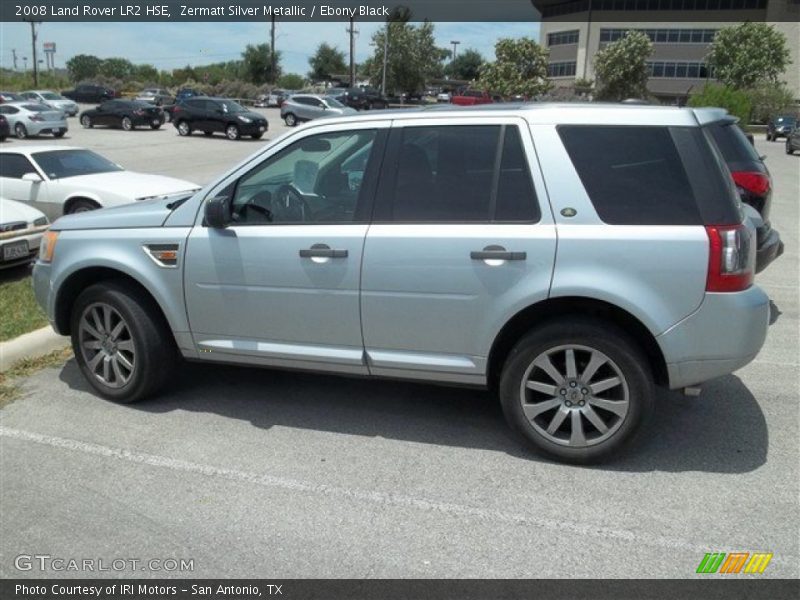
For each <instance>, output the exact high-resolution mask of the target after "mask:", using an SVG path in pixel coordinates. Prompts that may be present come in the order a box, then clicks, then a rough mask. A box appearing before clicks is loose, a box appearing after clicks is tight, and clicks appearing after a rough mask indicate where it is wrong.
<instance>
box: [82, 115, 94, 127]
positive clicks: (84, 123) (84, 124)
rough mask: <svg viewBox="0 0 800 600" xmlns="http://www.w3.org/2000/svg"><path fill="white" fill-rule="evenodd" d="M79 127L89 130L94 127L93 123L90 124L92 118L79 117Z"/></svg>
mask: <svg viewBox="0 0 800 600" xmlns="http://www.w3.org/2000/svg"><path fill="white" fill-rule="evenodd" d="M81 127H83V128H84V129H91V128H92V127H94V123H92V117H90V116H89V115H83V116H82V117H81Z"/></svg>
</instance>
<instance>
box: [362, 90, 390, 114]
mask: <svg viewBox="0 0 800 600" xmlns="http://www.w3.org/2000/svg"><path fill="white" fill-rule="evenodd" d="M358 89H359V90H361V93H362V94H363V97H364V108H365V109H376V108H388V107H389V99H388V98H387V97H386V96H384V95H383V94H381V92H380V90H377V89H375V88H374V87H371V86H368V85H362V86H359V88H358Z"/></svg>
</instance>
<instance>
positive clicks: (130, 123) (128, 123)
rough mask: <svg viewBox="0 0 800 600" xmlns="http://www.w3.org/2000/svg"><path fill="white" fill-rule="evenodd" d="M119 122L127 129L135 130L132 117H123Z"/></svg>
mask: <svg viewBox="0 0 800 600" xmlns="http://www.w3.org/2000/svg"><path fill="white" fill-rule="evenodd" d="M119 124H120V125H121V126H122V128H123V129H124V130H125V131H133V129H134V125H133V120H132V119H131V118H130V117H122V120H121V121H120V122H119Z"/></svg>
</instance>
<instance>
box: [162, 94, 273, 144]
mask: <svg viewBox="0 0 800 600" xmlns="http://www.w3.org/2000/svg"><path fill="white" fill-rule="evenodd" d="M172 123H173V124H174V125H175V128H176V129H177V130H178V133H179V134H180V135H183V136H188V135H191V134H192V132H193V131H202V132H203V133H204V134H205V135H207V136H210V135H214V133H215V132H217V131H219V132H222V133H224V134H225V136H226V137H227V138H228V139H229V140H238V139H239V138H240V137H242V136H243V135H246V136H250V137H252V138H253V139H256V140H257V139H259V138H260V137H261V136H262V135H264V133H265V132H266V131H267V129H268V128H269V124H268V123H267V119H266V118H265V117H264V115H262V114H260V113H257V112H253V111H251V110H248V109H246V108H245V107H244V106H242V105H241V104H239V103H237V102H234V101H233V100H230V99H228V98H209V97H205V96H202V97H195V98H188V99H186V100H184V101H183V102H181V103H180V104H176V105H175V107H174V108H173V109H172Z"/></svg>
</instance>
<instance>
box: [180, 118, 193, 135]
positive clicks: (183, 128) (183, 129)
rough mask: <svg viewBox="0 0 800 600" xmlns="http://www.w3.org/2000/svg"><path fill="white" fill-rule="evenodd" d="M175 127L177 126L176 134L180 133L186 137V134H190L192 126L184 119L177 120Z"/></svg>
mask: <svg viewBox="0 0 800 600" xmlns="http://www.w3.org/2000/svg"><path fill="white" fill-rule="evenodd" d="M177 128H178V135H182V136H184V137H186V136H187V135H192V128H191V127H190V126H189V123H187V122H186V121H179V122H178V125H177Z"/></svg>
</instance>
